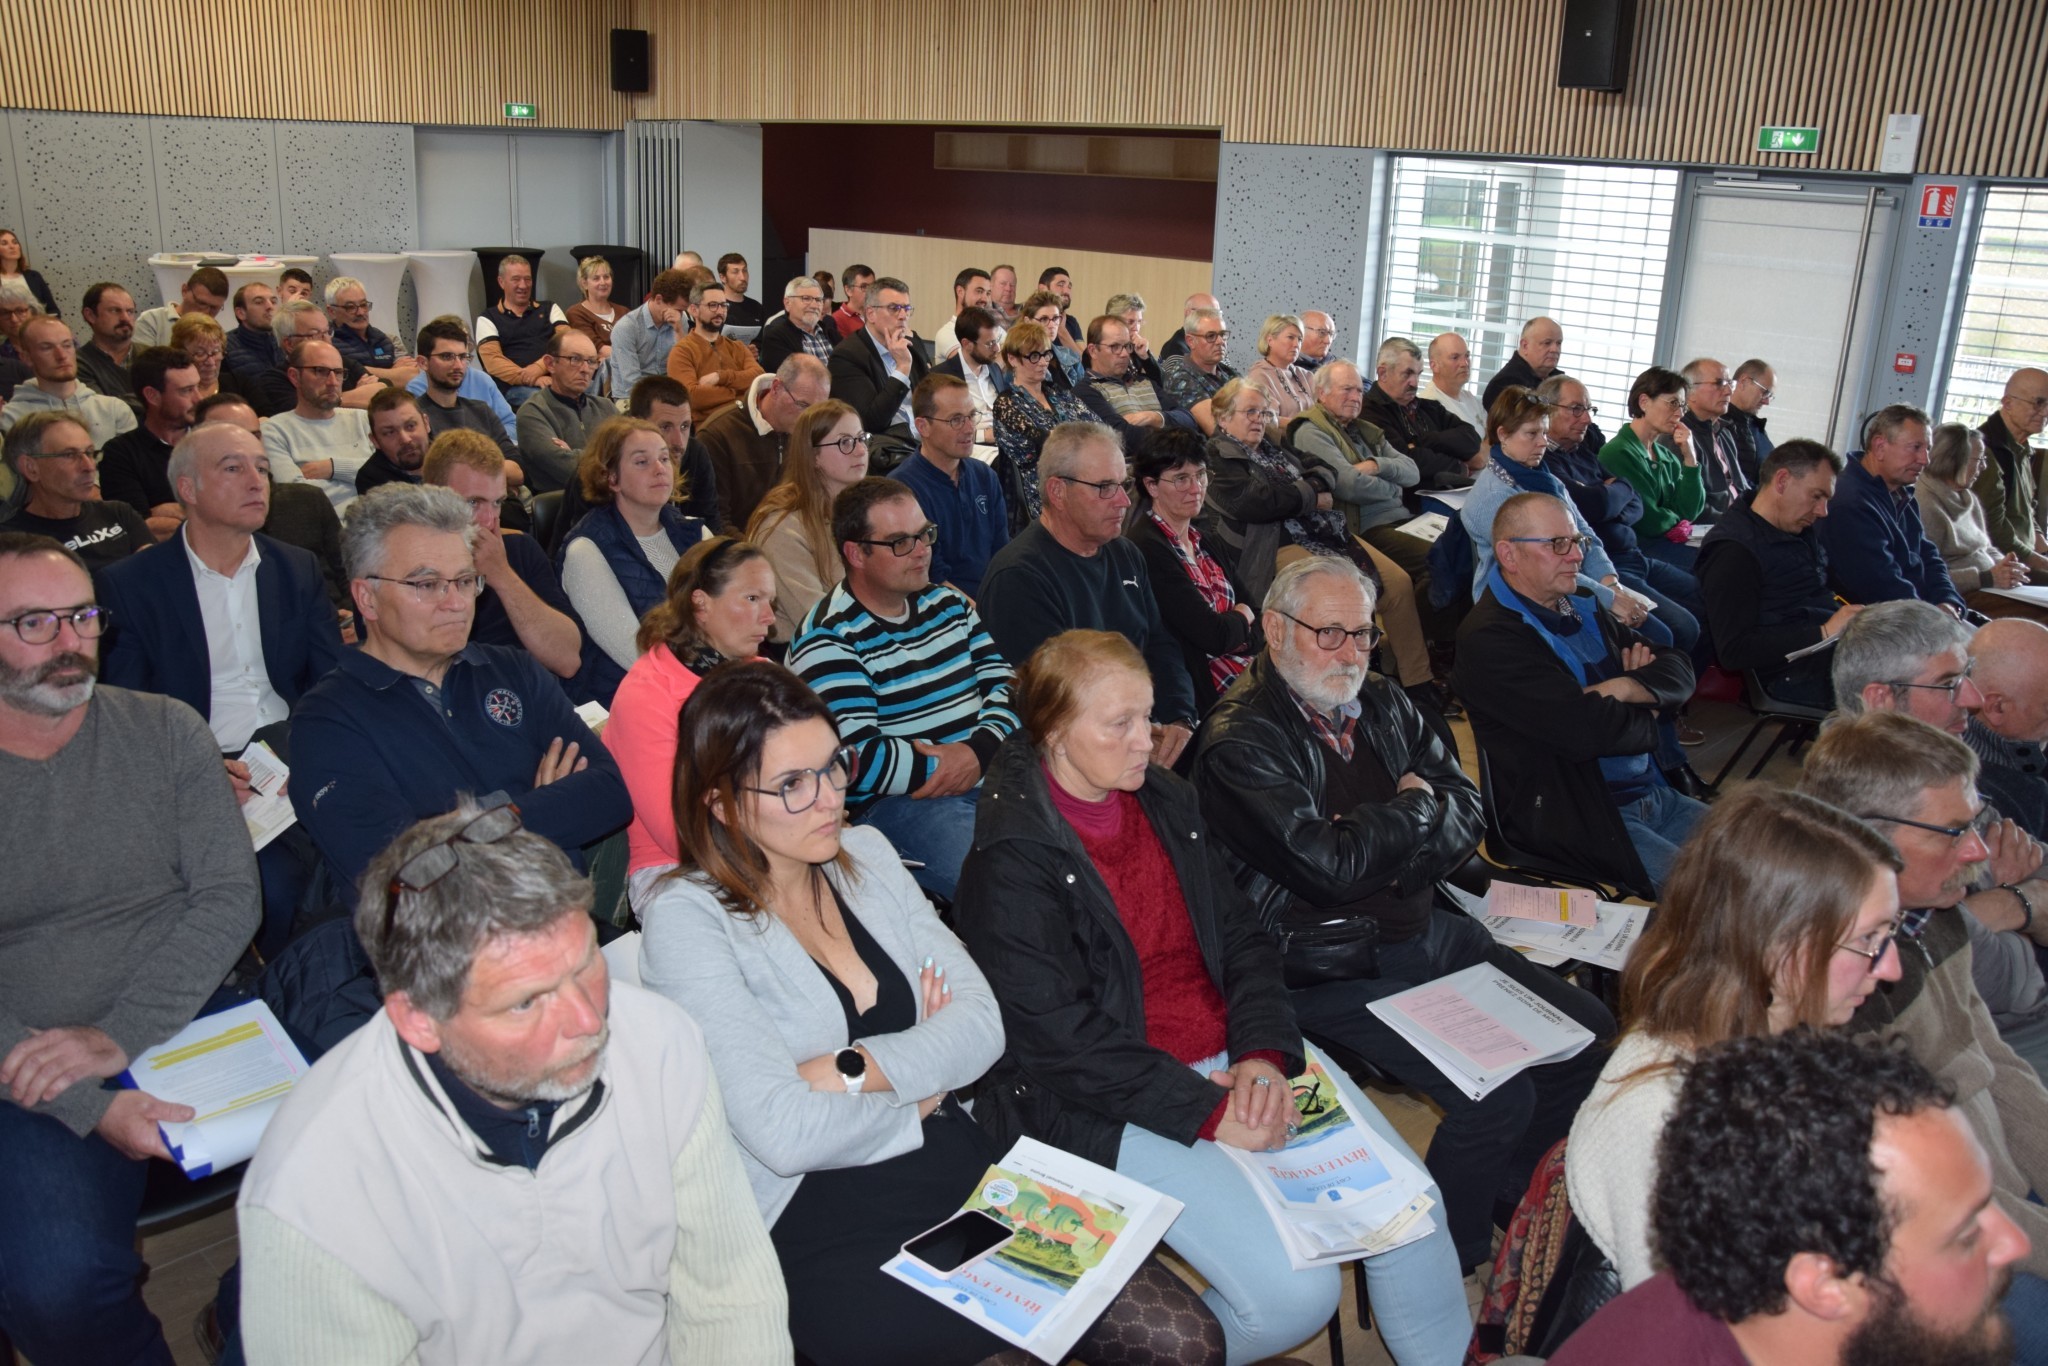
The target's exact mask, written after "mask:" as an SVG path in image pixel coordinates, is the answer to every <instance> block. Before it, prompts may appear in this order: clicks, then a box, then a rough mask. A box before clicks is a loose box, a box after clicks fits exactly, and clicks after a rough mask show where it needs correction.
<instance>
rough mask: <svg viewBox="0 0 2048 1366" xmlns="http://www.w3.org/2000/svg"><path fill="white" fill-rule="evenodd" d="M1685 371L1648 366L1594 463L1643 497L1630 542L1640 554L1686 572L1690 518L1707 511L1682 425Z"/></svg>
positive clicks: (1694, 552)
mask: <svg viewBox="0 0 2048 1366" xmlns="http://www.w3.org/2000/svg"><path fill="white" fill-rule="evenodd" d="M1686 387H1687V386H1686V383H1685V376H1684V375H1681V374H1679V373H1678V372H1677V371H1676V370H1666V369H1664V368H1662V367H1661V366H1654V365H1653V366H1651V367H1650V368H1649V369H1647V370H1645V371H1643V373H1642V374H1640V375H1637V376H1636V382H1635V383H1634V384H1632V385H1630V386H1629V391H1628V416H1629V421H1628V425H1626V426H1624V427H1623V428H1622V429H1621V430H1620V431H1619V432H1616V433H1615V434H1614V439H1613V440H1611V441H1609V442H1608V443H1607V444H1606V445H1604V446H1602V447H1601V448H1600V464H1601V465H1602V466H1603V467H1604V468H1605V469H1606V471H1607V472H1608V473H1609V474H1611V475H1613V476H1614V477H1615V478H1616V479H1619V480H1621V481H1622V482H1624V483H1626V484H1627V485H1628V486H1629V487H1630V488H1632V489H1634V490H1635V491H1636V493H1637V494H1638V495H1640V496H1641V498H1642V500H1643V515H1642V517H1641V518H1640V519H1638V520H1637V522H1636V544H1637V545H1639V546H1640V547H1641V548H1642V552H1643V554H1645V555H1647V556H1649V557H1650V558H1651V559H1653V560H1662V561H1664V563H1666V564H1668V565H1673V566H1675V567H1677V568H1679V569H1683V570H1684V571H1685V572H1686V573H1688V574H1691V573H1693V572H1694V571H1695V568H1696V567H1697V565H1698V562H1699V548H1698V547H1697V546H1695V545H1693V544H1691V536H1692V519H1693V518H1695V517H1698V516H1699V515H1700V514H1701V513H1703V512H1705V511H1706V510H1707V487H1706V485H1705V484H1704V483H1703V482H1702V481H1701V475H1700V462H1699V458H1698V457H1697V456H1695V455H1694V454H1693V450H1692V429H1691V428H1690V427H1687V426H1686V425H1685V393H1686Z"/></svg>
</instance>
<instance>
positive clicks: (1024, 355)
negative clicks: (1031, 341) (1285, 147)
mask: <svg viewBox="0 0 2048 1366" xmlns="http://www.w3.org/2000/svg"><path fill="white" fill-rule="evenodd" d="M1017 359H1018V360H1031V361H1040V360H1051V359H1052V348H1051V347H1049V346H1048V347H1047V348H1046V349H1045V350H1043V351H1019V352H1018V353H1017Z"/></svg>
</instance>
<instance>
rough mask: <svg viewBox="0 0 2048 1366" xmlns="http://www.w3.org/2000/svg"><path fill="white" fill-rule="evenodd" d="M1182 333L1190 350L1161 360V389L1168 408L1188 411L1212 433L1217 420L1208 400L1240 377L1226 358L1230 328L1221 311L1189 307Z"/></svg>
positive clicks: (1197, 424)
mask: <svg viewBox="0 0 2048 1366" xmlns="http://www.w3.org/2000/svg"><path fill="white" fill-rule="evenodd" d="M1180 335H1181V336H1182V337H1183V338H1184V339H1185V341H1186V343H1187V350H1186V351H1185V352H1183V353H1182V354H1180V355H1177V356H1168V357H1166V358H1165V359H1164V360H1162V361H1160V363H1159V379H1160V392H1161V394H1162V395H1163V396H1164V398H1165V400H1166V406H1167V407H1169V408H1177V409H1180V410H1181V411H1183V412H1185V413H1187V415H1188V416H1189V417H1191V418H1193V419H1194V420H1195V425H1196V426H1198V427H1200V428H1201V429H1202V430H1203V431H1204V432H1207V433H1210V434H1212V435H1213V434H1214V433H1215V431H1216V419H1215V417H1214V416H1213V415H1212V414H1211V413H1210V411H1209V400H1210V399H1212V398H1214V397H1215V396H1216V391H1217V390H1218V389H1221V388H1222V387H1223V386H1224V385H1226V384H1228V383H1229V382H1230V381H1231V380H1234V379H1236V378H1237V371H1236V370H1235V369H1234V368H1232V367H1231V366H1229V365H1227V364H1225V363H1224V360H1223V348H1224V345H1225V344H1226V343H1227V342H1228V340H1229V338H1230V329H1229V328H1228V327H1227V326H1225V325H1224V322H1223V314H1222V312H1221V311H1220V310H1218V309H1215V308H1190V309H1189V310H1188V311H1187V315H1186V316H1185V317H1184V318H1182V319H1181V333H1180Z"/></svg>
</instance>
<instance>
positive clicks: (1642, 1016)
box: [1565, 784, 1904, 1290]
mask: <svg viewBox="0 0 2048 1366" xmlns="http://www.w3.org/2000/svg"><path fill="white" fill-rule="evenodd" d="M1903 866H1904V865H1903V863H1902V862H1901V860H1900V858H1899V855H1898V851H1897V850H1895V849H1894V848H1893V847H1892V846H1891V844H1890V843H1888V842H1887V841H1886V840H1885V839H1884V837H1883V836H1881V835H1879V834H1878V833H1877V832H1876V831H1875V830H1873V829H1872V828H1871V827H1870V826H1868V825H1866V824H1864V823H1863V822H1862V821H1860V820H1857V819H1856V818H1855V817H1854V816H1851V815H1849V814H1848V813H1847V812H1844V811H1841V810H1838V809H1837V808H1835V807H1832V806H1829V805H1827V804H1826V803H1824V802H1820V801H1816V800H1814V799H1813V798H1812V797H1808V796H1805V795H1803V794H1801V793H1797V792H1787V791H1784V790H1782V789H1779V788H1772V787H1765V786H1761V785H1756V784H1752V785H1751V786H1749V787H1745V788H1743V789H1742V790H1741V791H1739V792H1735V793H1732V794H1731V795H1729V796H1727V797H1724V798H1722V799H1721V800H1720V802H1718V803H1717V804H1716V805H1715V806H1714V808H1713V810H1712V811H1711V812H1709V813H1708V815H1707V817H1706V819H1705V820H1703V821H1701V822H1700V824H1699V828H1698V829H1697V830H1696V831H1695V832H1694V834H1693V837H1692V839H1691V840H1690V841H1688V842H1687V844H1686V846H1685V848H1684V849H1683V851H1681V852H1680V854H1679V856H1678V860H1677V862H1676V863H1674V864H1673V865H1672V869H1671V875H1670V877H1669V879H1668V880H1667V881H1666V882H1665V884H1664V894H1663V897H1662V899H1661V900H1660V901H1659V902H1658V907H1657V914H1656V916H1655V918H1654V919H1652V920H1651V922H1650V927H1649V929H1648V930H1647V931H1645V932H1644V934H1643V938H1642V941H1641V942H1640V943H1639V944H1637V945H1636V949H1635V952H1634V953H1633V954H1631V955H1630V957H1629V961H1628V968H1627V970H1626V971H1625V972H1624V973H1623V974H1622V979H1621V1020H1622V1027H1623V1033H1622V1036H1621V1038H1620V1039H1619V1040H1618V1041H1617V1042H1616V1043H1615V1046H1614V1053H1613V1054H1612V1056H1610V1057H1609V1058H1608V1060H1607V1066H1606V1067H1605V1068H1604V1069H1602V1071H1601V1073H1600V1080H1599V1082H1598V1083H1597V1084H1596V1085H1595V1086H1594V1088H1593V1093H1592V1095H1590V1096H1589V1097H1587V1099H1586V1103H1585V1105H1584V1106H1582V1107H1581V1108H1580V1110H1579V1114H1578V1118H1577V1119H1576V1120H1575V1121H1574V1122H1573V1124H1572V1131H1571V1138H1570V1140H1569V1142H1568V1146H1567V1147H1566V1148H1565V1177H1566V1180H1567V1181H1568V1182H1569V1185H1570V1190H1571V1204H1572V1213H1573V1214H1574V1215H1575V1216H1576V1217H1577V1218H1578V1219H1579V1221H1580V1222H1581V1223H1583V1224H1584V1225H1585V1226H1586V1230H1587V1232H1588V1233H1590V1234H1592V1236H1593V1241H1594V1242H1595V1243H1597V1244H1598V1245H1599V1247H1600V1250H1601V1251H1602V1252H1603V1253H1605V1254H1606V1255H1607V1258H1608V1260H1609V1261H1611V1262H1613V1263H1614V1265H1615V1267H1616V1269H1617V1270H1619V1271H1620V1273H1621V1285H1622V1288H1623V1289H1624V1290H1626V1289H1628V1288H1629V1287H1631V1286H1634V1285H1636V1284H1638V1283H1640V1282H1642V1281H1645V1280H1647V1279H1649V1278H1650V1276H1651V1275H1653V1274H1654V1273H1655V1271H1656V1267H1655V1265H1654V1264H1653V1258H1652V1254H1651V1248H1650V1188H1651V1185H1652V1184H1653V1181H1654V1178H1655V1176H1656V1161H1657V1140H1658V1138H1659V1136H1660V1135H1661V1134H1662V1133H1663V1129H1664V1120H1665V1117H1666V1116H1667V1115H1669V1114H1670V1112H1671V1108H1672V1106H1673V1105H1674V1104H1675V1103H1676V1102H1677V1100H1678V1088H1679V1085H1680V1083H1681V1082H1682V1081H1683V1080H1684V1070H1683V1069H1684V1065H1685V1063H1686V1061H1687V1059H1689V1058H1691V1057H1693V1056H1694V1055H1695V1054H1697V1053H1699V1052H1700V1051H1701V1050H1702V1049H1705V1048H1707V1047H1709V1046H1711V1045H1713V1044H1717V1043H1720V1042H1722V1041H1723V1040H1726V1039H1734V1038H1743V1037H1747V1036H1751V1035H1757V1034H1778V1033H1782V1032H1784V1031H1785V1030H1788V1029H1793V1028H1797V1027H1801V1026H1804V1027H1807V1028H1813V1029H1833V1028H1838V1027H1840V1026H1842V1025H1844V1024H1847V1023H1848V1021H1849V1017H1850V1016H1852V1015H1854V1014H1855V1013H1856V1007H1857V1006H1859V1005H1860V1004H1862V1002H1863V1000H1864V998H1865V997H1867V996H1869V995H1870V993H1871V992H1873V991H1875V990H1876V989H1877V984H1878V983H1879V982H1893V981H1897V980H1898V978H1899V952H1900V949H1899V946H1898V945H1897V944H1895V943H1894V936H1895V935H1896V934H1897V932H1898V926H1899V924H1900V920H1899V884H1898V873H1899V870H1900V869H1901V868H1902V867H1903ZM1786 1103H1787V1104H1797V1098H1796V1097H1789V1096H1788V1097H1787V1098H1786Z"/></svg>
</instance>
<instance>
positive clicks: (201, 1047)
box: [120, 1001, 307, 1181]
mask: <svg viewBox="0 0 2048 1366" xmlns="http://www.w3.org/2000/svg"><path fill="white" fill-rule="evenodd" d="M306 1071H307V1065H306V1059H305V1057H304V1056H303V1055H302V1054H301V1053H300V1052H299V1049H298V1045H296V1044H294V1043H293V1042H292V1041H291V1036H290V1035H288V1034H286V1033H285V1032H284V1026H282V1025H280V1024H279V1023H278V1022H277V1016H275V1015H273V1014H271V1013H270V1007H269V1006H267V1005H265V1004H264V1003H263V1002H261V1001H250V1002H248V1003H247V1004H245V1005H239V1006H236V1007H234V1008H233V1009H231V1010H223V1011H221V1012H220V1013H219V1014H217V1015H207V1016H204V1017H202V1018H200V1019H197V1020H194V1021H193V1022H192V1023H191V1024H189V1025H186V1026H185V1027H184V1028H183V1029H181V1030H179V1031H178V1032H177V1033H176V1034H174V1035H172V1036H171V1037H170V1038H169V1039H167V1040H165V1041H164V1042H163V1043H160V1044H158V1045H157V1046H156V1047H155V1048H149V1049H144V1050H143V1052H142V1053H141V1054H140V1055H139V1056H138V1057H137V1058H136V1059H135V1061H134V1062H133V1063H131V1064H129V1067H128V1070H127V1071H126V1072H123V1073H122V1074H121V1077H120V1081H121V1084H122V1085H124V1086H129V1087H133V1088H135V1089H136V1090H141V1091H147V1092H148V1093H149V1094H150V1095H152V1096H155V1097H156V1098H157V1099H158V1100H169V1101H176V1102H177V1103H178V1104H180V1105H189V1106H191V1107H192V1108H193V1109H194V1110H197V1111H198V1112H199V1113H198V1114H197V1115H195V1116H194V1117H193V1118H192V1119H191V1120H189V1121H187V1122H185V1123H183V1124H160V1125H158V1126H157V1127H158V1128H159V1129H161V1130H162V1131H163V1136H164V1146H165V1147H167V1148H169V1149H170V1150H171V1156H172V1157H173V1158H175V1159H177V1163H178V1165H179V1166H180V1167H182V1168H183V1169H184V1171H185V1175H187V1176H189V1177H191V1178H193V1179H194V1180H195V1181H196V1180H197V1179H199V1178H200V1177H202V1176H207V1175H210V1174H211V1173H213V1172H217V1171H223V1170H225V1169H226V1168H228V1167H232V1166H234V1165H235V1164H236V1163H237V1162H247V1161H248V1160H249V1159H250V1158H251V1157H254V1156H255V1155H256V1144H257V1142H258V1141H259V1140H261V1139H262V1137H263V1131H264V1130H265V1129H266V1128H268V1127H269V1126H270V1117H271V1116H272V1115H274V1114H276V1113H277V1107H278V1106H279V1105H281V1104H283V1103H284V1098H285V1095H286V1094H287V1093H288V1092H290V1090H291V1089H292V1087H293V1086H295V1085H297V1084H298V1080H299V1078H300V1077H303V1076H305V1075H306Z"/></svg>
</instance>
